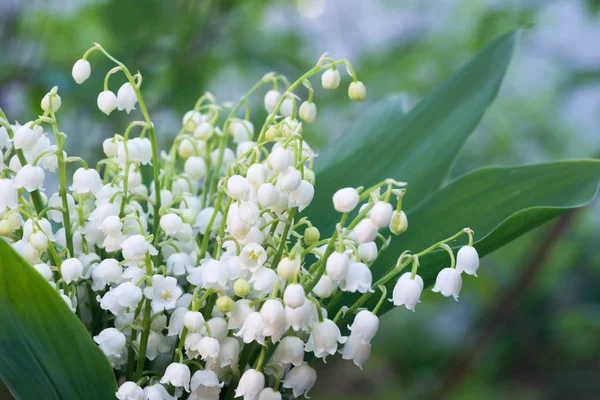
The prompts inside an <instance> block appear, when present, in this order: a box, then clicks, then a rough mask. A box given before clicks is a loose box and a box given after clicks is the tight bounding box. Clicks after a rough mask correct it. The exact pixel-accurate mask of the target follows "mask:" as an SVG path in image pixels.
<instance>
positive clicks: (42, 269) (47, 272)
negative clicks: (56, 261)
mask: <svg viewBox="0 0 600 400" xmlns="http://www.w3.org/2000/svg"><path fill="white" fill-rule="evenodd" d="M33 268H34V269H35V270H36V271H37V272H39V273H40V275H42V277H43V278H44V279H45V280H47V281H50V280H52V270H51V269H50V266H49V265H48V264H35V265H34V266H33Z"/></svg>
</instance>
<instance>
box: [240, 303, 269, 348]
mask: <svg viewBox="0 0 600 400" xmlns="http://www.w3.org/2000/svg"><path fill="white" fill-rule="evenodd" d="M234 335H235V336H238V337H241V338H242V341H243V342H244V343H252V342H254V341H256V342H258V343H260V344H265V334H264V324H263V320H262V317H261V315H260V313H259V312H256V311H255V312H252V313H251V314H250V315H248V317H246V320H245V321H244V325H243V326H242V329H240V330H239V331H238V332H237V333H235V334H234Z"/></svg>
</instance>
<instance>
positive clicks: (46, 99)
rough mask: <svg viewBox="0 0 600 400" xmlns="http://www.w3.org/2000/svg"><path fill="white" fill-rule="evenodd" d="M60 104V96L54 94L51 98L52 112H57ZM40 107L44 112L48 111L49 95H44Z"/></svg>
mask: <svg viewBox="0 0 600 400" xmlns="http://www.w3.org/2000/svg"><path fill="white" fill-rule="evenodd" d="M61 104H62V101H61V99H60V96H59V95H58V94H54V95H53V96H52V112H57V111H58V109H59V108H60V106H61ZM41 107H42V110H44V111H45V112H49V111H50V93H46V95H45V96H44V97H43V98H42V103H41Z"/></svg>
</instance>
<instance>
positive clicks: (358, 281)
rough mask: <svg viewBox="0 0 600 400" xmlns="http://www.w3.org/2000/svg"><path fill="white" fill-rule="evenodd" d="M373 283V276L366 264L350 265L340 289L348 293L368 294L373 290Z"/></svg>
mask: <svg viewBox="0 0 600 400" xmlns="http://www.w3.org/2000/svg"><path fill="white" fill-rule="evenodd" d="M372 283H373V275H372V274H371V270H370V269H369V267H367V265H366V264H363V263H350V265H349V266H348V274H347V275H346V279H345V280H344V281H342V284H341V285H340V287H341V289H342V290H344V291H346V292H352V293H354V292H360V293H366V292H367V291H369V290H370V289H371V284H372Z"/></svg>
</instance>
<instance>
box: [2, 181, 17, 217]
mask: <svg viewBox="0 0 600 400" xmlns="http://www.w3.org/2000/svg"><path fill="white" fill-rule="evenodd" d="M0 193H2V195H1V196H0V211H4V210H6V209H7V208H10V209H11V210H12V209H13V208H16V207H18V206H19V193H18V191H17V187H16V186H15V182H14V181H13V180H12V179H0Z"/></svg>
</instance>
